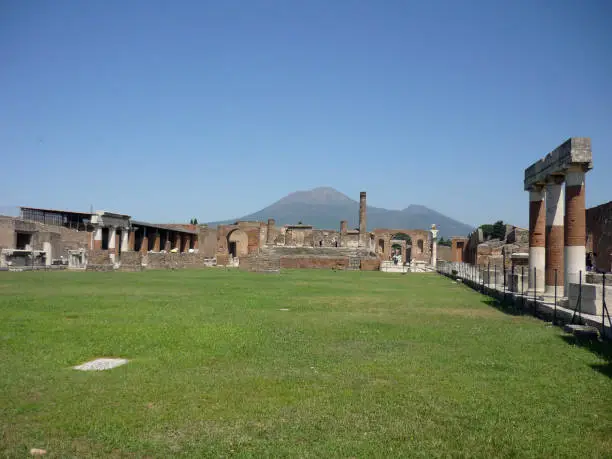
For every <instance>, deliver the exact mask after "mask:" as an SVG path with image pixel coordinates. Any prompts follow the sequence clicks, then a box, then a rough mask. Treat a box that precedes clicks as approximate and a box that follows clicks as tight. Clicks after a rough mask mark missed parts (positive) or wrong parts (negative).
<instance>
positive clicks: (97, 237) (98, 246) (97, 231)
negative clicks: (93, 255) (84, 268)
mask: <svg viewBox="0 0 612 459" xmlns="http://www.w3.org/2000/svg"><path fill="white" fill-rule="evenodd" d="M93 239H94V240H93V249H94V250H102V227H101V226H96V227H95V228H94V232H93Z"/></svg>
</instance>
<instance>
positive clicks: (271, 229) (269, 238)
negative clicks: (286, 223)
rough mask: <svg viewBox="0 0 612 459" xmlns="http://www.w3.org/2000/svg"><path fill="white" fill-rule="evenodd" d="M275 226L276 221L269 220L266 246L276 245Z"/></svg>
mask: <svg viewBox="0 0 612 459" xmlns="http://www.w3.org/2000/svg"><path fill="white" fill-rule="evenodd" d="M274 225H276V221H274V219H273V218H268V232H267V233H266V244H274Z"/></svg>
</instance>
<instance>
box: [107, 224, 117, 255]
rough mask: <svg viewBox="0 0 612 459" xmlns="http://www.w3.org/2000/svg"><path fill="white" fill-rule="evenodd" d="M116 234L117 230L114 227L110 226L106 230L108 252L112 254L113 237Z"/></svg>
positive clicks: (113, 247) (114, 240)
mask: <svg viewBox="0 0 612 459" xmlns="http://www.w3.org/2000/svg"><path fill="white" fill-rule="evenodd" d="M116 234H117V228H115V227H114V226H111V227H110V228H108V251H109V252H114V251H115V242H116V239H115V235H116Z"/></svg>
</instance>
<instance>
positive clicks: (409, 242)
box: [391, 233, 412, 245]
mask: <svg viewBox="0 0 612 459" xmlns="http://www.w3.org/2000/svg"><path fill="white" fill-rule="evenodd" d="M391 239H398V240H400V241H406V245H412V238H411V237H410V236H408V235H407V234H406V233H397V234H394V235H393V236H391Z"/></svg>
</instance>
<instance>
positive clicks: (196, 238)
mask: <svg viewBox="0 0 612 459" xmlns="http://www.w3.org/2000/svg"><path fill="white" fill-rule="evenodd" d="M199 240H200V235H199V234H197V235H194V236H193V250H195V251H196V252H197V251H198V248H199V245H198V244H199Z"/></svg>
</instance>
